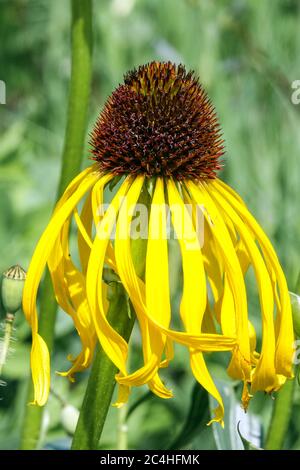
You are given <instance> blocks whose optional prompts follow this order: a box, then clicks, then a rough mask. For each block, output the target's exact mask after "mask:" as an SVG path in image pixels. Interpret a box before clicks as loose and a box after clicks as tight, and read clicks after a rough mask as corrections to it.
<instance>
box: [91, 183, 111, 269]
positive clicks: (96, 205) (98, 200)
mask: <svg viewBox="0 0 300 470" xmlns="http://www.w3.org/2000/svg"><path fill="white" fill-rule="evenodd" d="M104 209H105V205H104V194H103V186H102V185H101V184H95V186H94V188H93V191H92V213H93V219H94V224H95V227H96V232H97V228H98V226H99V224H100V222H101V220H102V218H103V215H104ZM105 261H106V263H107V264H108V265H109V266H110V267H111V268H112V269H113V270H114V271H116V261H115V254H114V249H113V246H112V243H111V240H109V242H108V245H107V249H106V254H105Z"/></svg>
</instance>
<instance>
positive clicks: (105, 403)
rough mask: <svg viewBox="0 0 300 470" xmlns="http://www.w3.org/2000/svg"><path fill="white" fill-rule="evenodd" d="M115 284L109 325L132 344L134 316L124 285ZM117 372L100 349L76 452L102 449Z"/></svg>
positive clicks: (79, 430)
mask: <svg viewBox="0 0 300 470" xmlns="http://www.w3.org/2000/svg"><path fill="white" fill-rule="evenodd" d="M112 284H114V285H115V289H116V290H115V294H114V296H113V299H112V300H111V301H110V306H109V311H108V321H109V323H110V324H111V326H112V327H113V328H114V329H115V330H116V331H117V332H118V333H119V334H120V335H121V336H123V338H124V339H125V340H126V341H128V340H129V337H130V334H131V331H132V328H133V324H134V315H131V317H130V316H129V306H128V302H127V298H126V294H125V292H124V289H123V287H122V286H121V284H119V283H115V282H114V283H112ZM117 372H118V369H117V368H116V366H115V365H114V364H113V363H112V362H111V360H110V359H109V358H108V357H107V355H106V354H105V352H104V351H103V349H102V348H101V346H99V347H98V349H97V352H96V356H95V359H94V362H93V366H92V370H91V373H90V377H89V381H88V385H87V389H86V392H85V396H84V399H83V403H82V407H81V412H80V416H79V420H78V424H77V427H76V431H75V434H74V439H73V443H72V449H73V450H75V449H77V450H78V449H86V450H92V449H94V450H95V449H97V448H98V443H99V439H100V436H101V433H102V430H103V426H104V423H105V420H106V416H107V413H108V410H109V408H110V403H111V399H112V395H113V391H114V388H115V385H116V381H115V375H116V374H117Z"/></svg>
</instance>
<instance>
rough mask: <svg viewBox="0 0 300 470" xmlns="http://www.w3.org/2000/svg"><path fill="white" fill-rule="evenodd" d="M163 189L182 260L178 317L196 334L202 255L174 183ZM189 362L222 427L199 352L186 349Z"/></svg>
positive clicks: (201, 307) (202, 303) (202, 291)
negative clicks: (188, 351) (212, 403)
mask: <svg viewBox="0 0 300 470" xmlns="http://www.w3.org/2000/svg"><path fill="white" fill-rule="evenodd" d="M167 187H168V199H169V204H170V209H171V214H172V222H173V226H174V229H175V232H176V234H177V238H178V242H179V245H180V250H181V257H182V267H183V294H182V299H181V304H180V314H181V318H182V321H183V323H184V326H185V328H186V331H187V332H188V333H194V334H197V333H200V332H201V327H202V322H203V317H204V313H205V310H206V301H207V294H206V277H205V272H204V265H203V259H202V253H201V249H200V245H199V239H198V235H197V233H196V231H195V229H194V227H193V223H192V219H191V217H190V214H188V213H187V209H186V207H185V205H184V203H183V201H182V199H181V197H180V195H179V192H178V190H177V189H176V186H175V183H174V182H173V181H172V180H169V181H168V186H167ZM182 229H183V230H182ZM190 362H191V368H192V371H193V374H194V376H195V378H196V379H197V380H198V382H199V383H200V384H201V385H202V386H203V387H204V388H205V389H206V390H207V391H208V392H209V393H210V394H211V395H212V396H213V397H214V398H215V399H216V400H217V402H218V407H217V408H216V410H215V418H214V419H213V420H212V421H220V422H221V423H223V416H224V406H223V401H222V398H221V395H220V394H219V392H218V390H217V388H216V386H215V384H214V382H213V380H212V378H211V376H210V374H209V371H208V369H207V367H206V364H205V361H204V358H203V354H202V352H201V351H197V350H195V349H193V348H190ZM212 421H211V422H212Z"/></svg>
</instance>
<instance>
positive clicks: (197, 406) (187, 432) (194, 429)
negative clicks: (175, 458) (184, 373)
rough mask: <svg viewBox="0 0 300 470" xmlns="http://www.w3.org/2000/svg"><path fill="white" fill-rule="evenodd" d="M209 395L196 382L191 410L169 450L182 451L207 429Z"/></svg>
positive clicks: (192, 394)
mask: <svg viewBox="0 0 300 470" xmlns="http://www.w3.org/2000/svg"><path fill="white" fill-rule="evenodd" d="M208 410H209V405H208V394H207V391H206V390H204V388H203V387H201V385H200V384H199V383H198V382H196V383H195V385H194V387H193V389H192V393H191V403H190V408H189V410H188V413H187V417H186V420H185V423H184V424H183V426H182V428H181V430H180V431H179V433H178V435H177V437H176V438H175V439H174V440H173V442H172V443H171V445H170V446H169V449H181V448H182V447H184V446H186V445H187V444H189V443H190V442H191V441H192V440H193V438H194V437H195V436H196V435H197V434H199V433H200V432H201V430H203V428H205V426H206V424H207V423H208V421H209V412H208Z"/></svg>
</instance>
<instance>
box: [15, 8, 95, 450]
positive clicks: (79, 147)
mask: <svg viewBox="0 0 300 470" xmlns="http://www.w3.org/2000/svg"><path fill="white" fill-rule="evenodd" d="M71 6H72V25H71V41H72V69H71V81H70V94H69V103H68V117H67V125H66V133H65V143H64V150H63V156H62V167H61V174H60V181H59V185H58V197H60V196H61V194H62V193H63V191H64V190H65V188H66V186H67V184H68V183H69V182H70V181H71V180H72V179H73V178H74V176H75V175H76V174H78V172H79V170H80V166H81V161H82V156H83V148H84V140H85V133H86V127H87V115H88V103H89V95H90V83H91V71H92V0H72V1H71ZM40 312H41V313H40V318H39V333H40V335H41V336H42V337H43V338H44V339H45V341H46V343H47V345H48V348H49V349H50V351H51V349H52V345H53V336H54V325H55V320H56V312H57V304H56V301H55V298H54V295H53V290H52V283H51V278H50V275H49V273H48V272H47V273H46V276H45V279H44V283H43V291H42V295H41V298H40ZM32 398H33V385H32V383H31V380H30V384H29V391H28V401H29V402H30V401H32ZM42 415H43V408H38V407H34V406H27V408H26V410H25V416H24V422H23V429H22V437H21V449H34V448H36V447H37V445H38V442H39V437H40V431H41V423H42Z"/></svg>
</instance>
